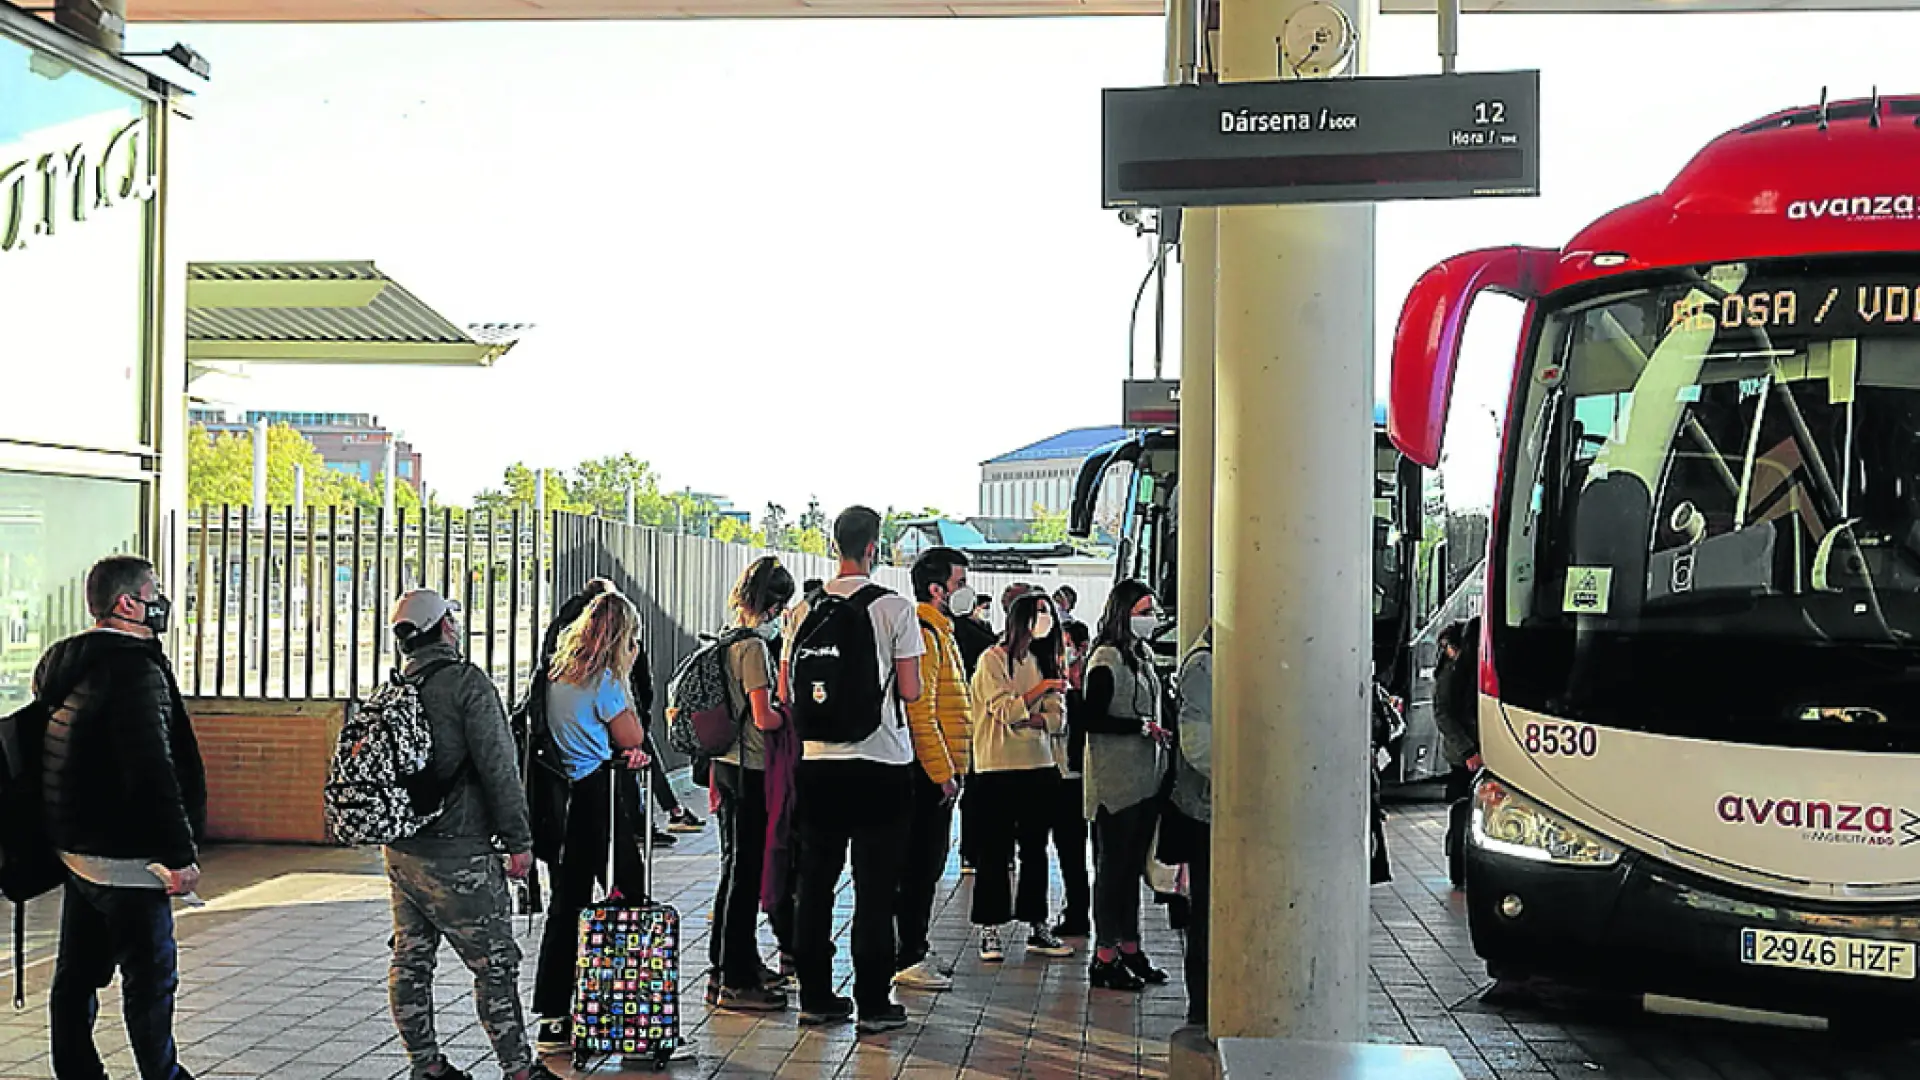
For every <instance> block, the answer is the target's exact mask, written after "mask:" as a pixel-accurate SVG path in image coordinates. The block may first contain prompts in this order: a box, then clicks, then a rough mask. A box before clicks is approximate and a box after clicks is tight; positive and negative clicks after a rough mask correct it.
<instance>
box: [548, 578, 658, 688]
mask: <svg viewBox="0 0 1920 1080" xmlns="http://www.w3.org/2000/svg"><path fill="white" fill-rule="evenodd" d="M639 637H640V613H639V612H638V611H636V610H634V606H633V601H631V600H628V599H627V598H626V597H624V596H622V595H620V594H619V593H617V592H605V593H601V594H600V595H599V596H596V597H594V598H593V599H592V600H591V601H590V602H588V604H587V609H586V610H585V611H583V612H581V613H580V617H579V618H578V619H575V620H574V621H573V624H572V625H571V626H568V627H567V628H566V630H565V631H563V632H562V633H561V635H560V644H559V646H558V647H557V648H555V649H554V651H553V663H552V664H550V665H548V667H547V677H548V678H549V679H552V680H553V681H554V682H563V683H571V684H573V685H574V686H586V685H589V684H590V683H591V682H593V680H594V679H596V678H597V677H598V676H599V675H600V673H601V672H603V671H606V672H612V673H613V676H614V678H615V679H618V680H619V681H620V683H621V684H622V685H625V683H626V681H627V677H628V675H630V674H631V673H632V671H633V660H634V656H635V655H636V654H637V653H638V651H639V648H638V642H639Z"/></svg>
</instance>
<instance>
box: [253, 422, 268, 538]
mask: <svg viewBox="0 0 1920 1080" xmlns="http://www.w3.org/2000/svg"><path fill="white" fill-rule="evenodd" d="M266 520H267V418H266V417H264V416H263V417H261V418H259V419H258V420H255V421H254V422H253V523H254V524H255V525H262V524H265V523H266Z"/></svg>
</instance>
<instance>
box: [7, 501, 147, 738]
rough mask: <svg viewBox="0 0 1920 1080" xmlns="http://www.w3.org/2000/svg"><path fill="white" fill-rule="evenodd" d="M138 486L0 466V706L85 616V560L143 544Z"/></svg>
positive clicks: (14, 702)
mask: <svg viewBox="0 0 1920 1080" xmlns="http://www.w3.org/2000/svg"><path fill="white" fill-rule="evenodd" d="M142 487H143V485H142V484H140V483H137V482H132V481H126V480H95V479H90V478H81V477H72V476H35V475H31V474H27V473H11V472H0V713H6V712H11V711H13V710H14V709H16V708H18V707H19V706H20V705H21V704H24V703H25V702H26V700H27V696H28V694H29V684H30V682H31V680H32V678H33V669H34V665H36V664H38V663H39V661H40V654H41V653H42V652H44V651H45V650H46V648H47V646H49V645H51V644H53V643H54V642H55V641H58V640H59V639H61V638H63V637H66V636H68V635H69V634H73V633H76V632H78V631H79V630H81V629H83V628H85V627H86V626H87V625H88V624H89V623H90V622H91V621H92V620H91V619H89V618H88V617H87V610H86V600H85V597H84V596H83V590H84V586H85V583H86V577H87V570H88V568H89V567H91V566H92V565H93V564H94V562H95V561H96V560H98V559H100V558H101V557H102V556H105V555H111V554H114V553H116V552H127V551H133V552H137V551H140V550H142V549H143V547H144V545H143V544H142V543H141V489H142Z"/></svg>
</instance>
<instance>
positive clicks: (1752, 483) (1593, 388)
mask: <svg viewBox="0 0 1920 1080" xmlns="http://www.w3.org/2000/svg"><path fill="white" fill-rule="evenodd" d="M1917 124H1920V97H1898V98H1876V99H1874V100H1871V101H1849V102H1842V103H1836V104H1832V105H1830V106H1823V107H1815V108H1803V109H1794V110H1791V111H1788V112H1783V113H1779V114H1776V115H1773V116H1769V117H1767V118H1765V119H1762V120H1758V121H1755V122H1754V123H1752V124H1748V125H1746V126H1744V127H1742V128H1739V129H1737V130H1734V131H1730V132H1728V133H1726V134H1725V135H1722V136H1720V137H1719V138H1717V139H1715V140H1714V141H1713V142H1711V143H1709V144H1708V145H1707V146H1706V147H1705V148H1704V149H1703V150H1701V151H1700V153H1699V154H1698V155H1697V156H1696V157H1695V158H1694V159H1693V160H1692V162H1690V163H1689V164H1688V165H1687V166H1686V168H1685V169H1684V170H1682V171H1681V173H1680V174H1679V176H1677V177H1676V178H1675V179H1674V180H1673V182H1672V183H1671V184H1670V185H1669V186H1668V187H1667V189H1666V190H1665V191H1663V192H1661V193H1659V194H1657V195H1654V196H1652V197H1650V198H1647V199H1644V200H1642V201H1640V202H1636V203H1633V204H1631V205H1629V206H1626V207H1623V208H1621V209H1619V210H1616V211H1614V212H1613V213H1610V214H1608V215H1607V216H1605V217H1603V218H1601V219H1600V220H1599V221H1597V222H1595V223H1594V224H1593V225H1591V226H1589V227H1588V228H1587V229H1586V230H1585V231H1583V232H1581V233H1580V234H1579V235H1578V236H1576V237H1575V238H1574V239H1573V241H1572V242H1571V243H1569V244H1568V245H1567V246H1566V247H1565V248H1564V249H1561V250H1557V251H1555V250H1548V249H1540V248H1527V247H1506V248H1496V249H1491V250H1484V251H1476V252H1471V253H1468V254H1465V255H1460V256H1457V257H1455V258H1452V259H1449V260H1447V261H1446V262H1443V263H1441V264H1440V265H1438V266H1436V267H1434V268H1433V269H1432V270H1429V271H1428V272H1427V273H1426V274H1425V275H1424V276H1423V277H1421V279H1420V281H1419V282H1418V283H1417V284H1416V285H1415V286H1414V289H1413V291H1412V293H1411V295H1410V296H1409V297H1408V299H1407V301H1406V305H1405V307H1404V309H1403V311H1402V312H1401V317H1400V324H1399V328H1398V330H1397V332H1396V335H1395V339H1394V348H1393V376H1392V394H1391V399H1390V406H1389V426H1390V431H1391V435H1392V438H1393V440H1394V442H1395V444H1396V445H1397V446H1398V447H1399V448H1400V449H1401V450H1402V451H1403V452H1404V453H1406V455H1407V456H1408V457H1410V458H1411V459H1413V460H1414V461H1416V462H1419V463H1421V464H1423V465H1429V466H1431V465H1432V464H1434V463H1435V461H1437V459H1438V457H1439V451H1440V444H1441V438H1442V433H1443V430H1444V428H1445V424H1446V412H1447V402H1448V399H1449V396H1450V394H1451V389H1452V382H1453V373H1454V369H1455V365H1456V362H1457V360H1458V354H1459V346H1460V341H1461V334H1462V330H1463V327H1464V324H1465V322H1466V317H1467V314H1468V312H1469V309H1470V308H1471V307H1472V305H1473V301H1474V298H1475V297H1476V296H1477V295H1478V294H1479V293H1480V292H1482V291H1485V290H1493V291H1495V292H1499V293H1504V294H1507V295H1510V296H1514V297H1518V298H1519V299H1521V300H1522V301H1524V302H1525V304H1526V317H1525V321H1524V326H1525V330H1524V337H1523V340H1522V341H1521V342H1520V347H1519V354H1518V362H1517V364H1516V365H1515V373H1514V378H1513V384H1512V392H1511V397H1510V402H1509V409H1508V417H1507V424H1506V427H1505V431H1504V441H1505V445H1504V448H1503V454H1502V459H1501V460H1502V466H1501V474H1500V482H1499V485H1498V489H1497V490H1498V493H1497V494H1496V496H1495V504H1494V523H1493V534H1492V539H1491V542H1490V547H1491V550H1490V552H1489V560H1488V571H1487V575H1488V576H1487V598H1486V613H1485V618H1484V620H1483V634H1484V638H1483V641H1482V649H1481V657H1482V669H1481V706H1480V734H1481V739H1482V743H1483V750H1484V752H1483V756H1484V760H1485V763H1486V770H1485V772H1484V774H1483V776H1482V777H1481V779H1480V781H1479V783H1478V786H1477V789H1476V792H1475V795H1474V813H1473V827H1472V829H1471V830H1470V831H1471V842H1470V848H1469V851H1468V857H1467V902H1468V907H1469V911H1470V916H1471V922H1472V928H1473V940H1474V946H1475V949H1476V951H1478V952H1479V954H1480V955H1481V957H1483V958H1484V959H1485V960H1486V961H1487V962H1488V965H1489V968H1490V969H1491V971H1492V972H1493V973H1494V974H1495V975H1496V976H1522V975H1546V976H1556V977H1571V978H1575V979H1578V980H1582V981H1589V980H1602V981H1608V982H1614V983H1621V984H1627V985H1629V986H1631V987H1633V988H1636V989H1645V990H1649V991H1660V992H1663V993H1669V994H1674V995H1681V996H1692V997H1703V998H1706V999H1708V1000H1715V1001H1734V1002H1740V1003H1748V1004H1752V1003H1756V1002H1762V1001H1764V1002H1777V1001H1781V1000H1782V999H1802V998H1804V999H1811V1000H1812V1001H1814V1002H1816V1003H1819V1004H1820V1007H1821V1009H1822V1010H1823V1011H1833V1010H1834V1009H1837V1008H1839V1006H1838V1004H1837V1003H1838V1002H1841V1001H1844V1000H1849V999H1861V1000H1867V999H1883V998H1885V997H1887V996H1888V995H1893V996H1895V997H1902V996H1904V997H1909V998H1911V997H1914V996H1916V995H1917V994H1920V981H1916V974H1917V973H1920V972H1917V971H1916V947H1917V946H1920V207H1917V206H1916V196H1920V126H1916V125H1917Z"/></svg>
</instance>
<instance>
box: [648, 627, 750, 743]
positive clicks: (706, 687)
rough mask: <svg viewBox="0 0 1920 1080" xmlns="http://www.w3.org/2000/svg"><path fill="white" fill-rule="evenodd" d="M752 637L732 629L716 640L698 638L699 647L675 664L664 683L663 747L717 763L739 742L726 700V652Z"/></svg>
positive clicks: (747, 633) (713, 638) (747, 632)
mask: <svg viewBox="0 0 1920 1080" xmlns="http://www.w3.org/2000/svg"><path fill="white" fill-rule="evenodd" d="M752 636H753V631H751V630H743V629H734V630H729V631H727V632H726V633H724V634H721V635H720V636H719V637H717V638H716V637H712V636H710V635H707V634H702V635H700V647H699V648H697V649H695V650H693V655H691V656H689V657H687V658H686V659H685V660H682V661H681V662H680V666H679V667H678V668H675V669H674V672H673V678H672V679H671V680H669V681H668V682H667V745H668V746H670V747H672V748H673V749H674V750H675V751H677V752H679V753H682V754H685V755H687V756H688V757H691V758H701V757H718V756H720V755H721V754H724V753H726V752H727V751H728V750H729V749H731V748H732V747H733V744H734V742H735V740H737V739H738V738H739V737H740V730H739V727H740V722H739V718H737V717H735V716H734V715H733V702H732V700H731V698H730V697H729V696H728V694H727V650H728V649H730V648H732V647H733V646H734V645H735V644H736V643H738V642H741V641H745V640H746V639H747V638H750V637H752Z"/></svg>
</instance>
